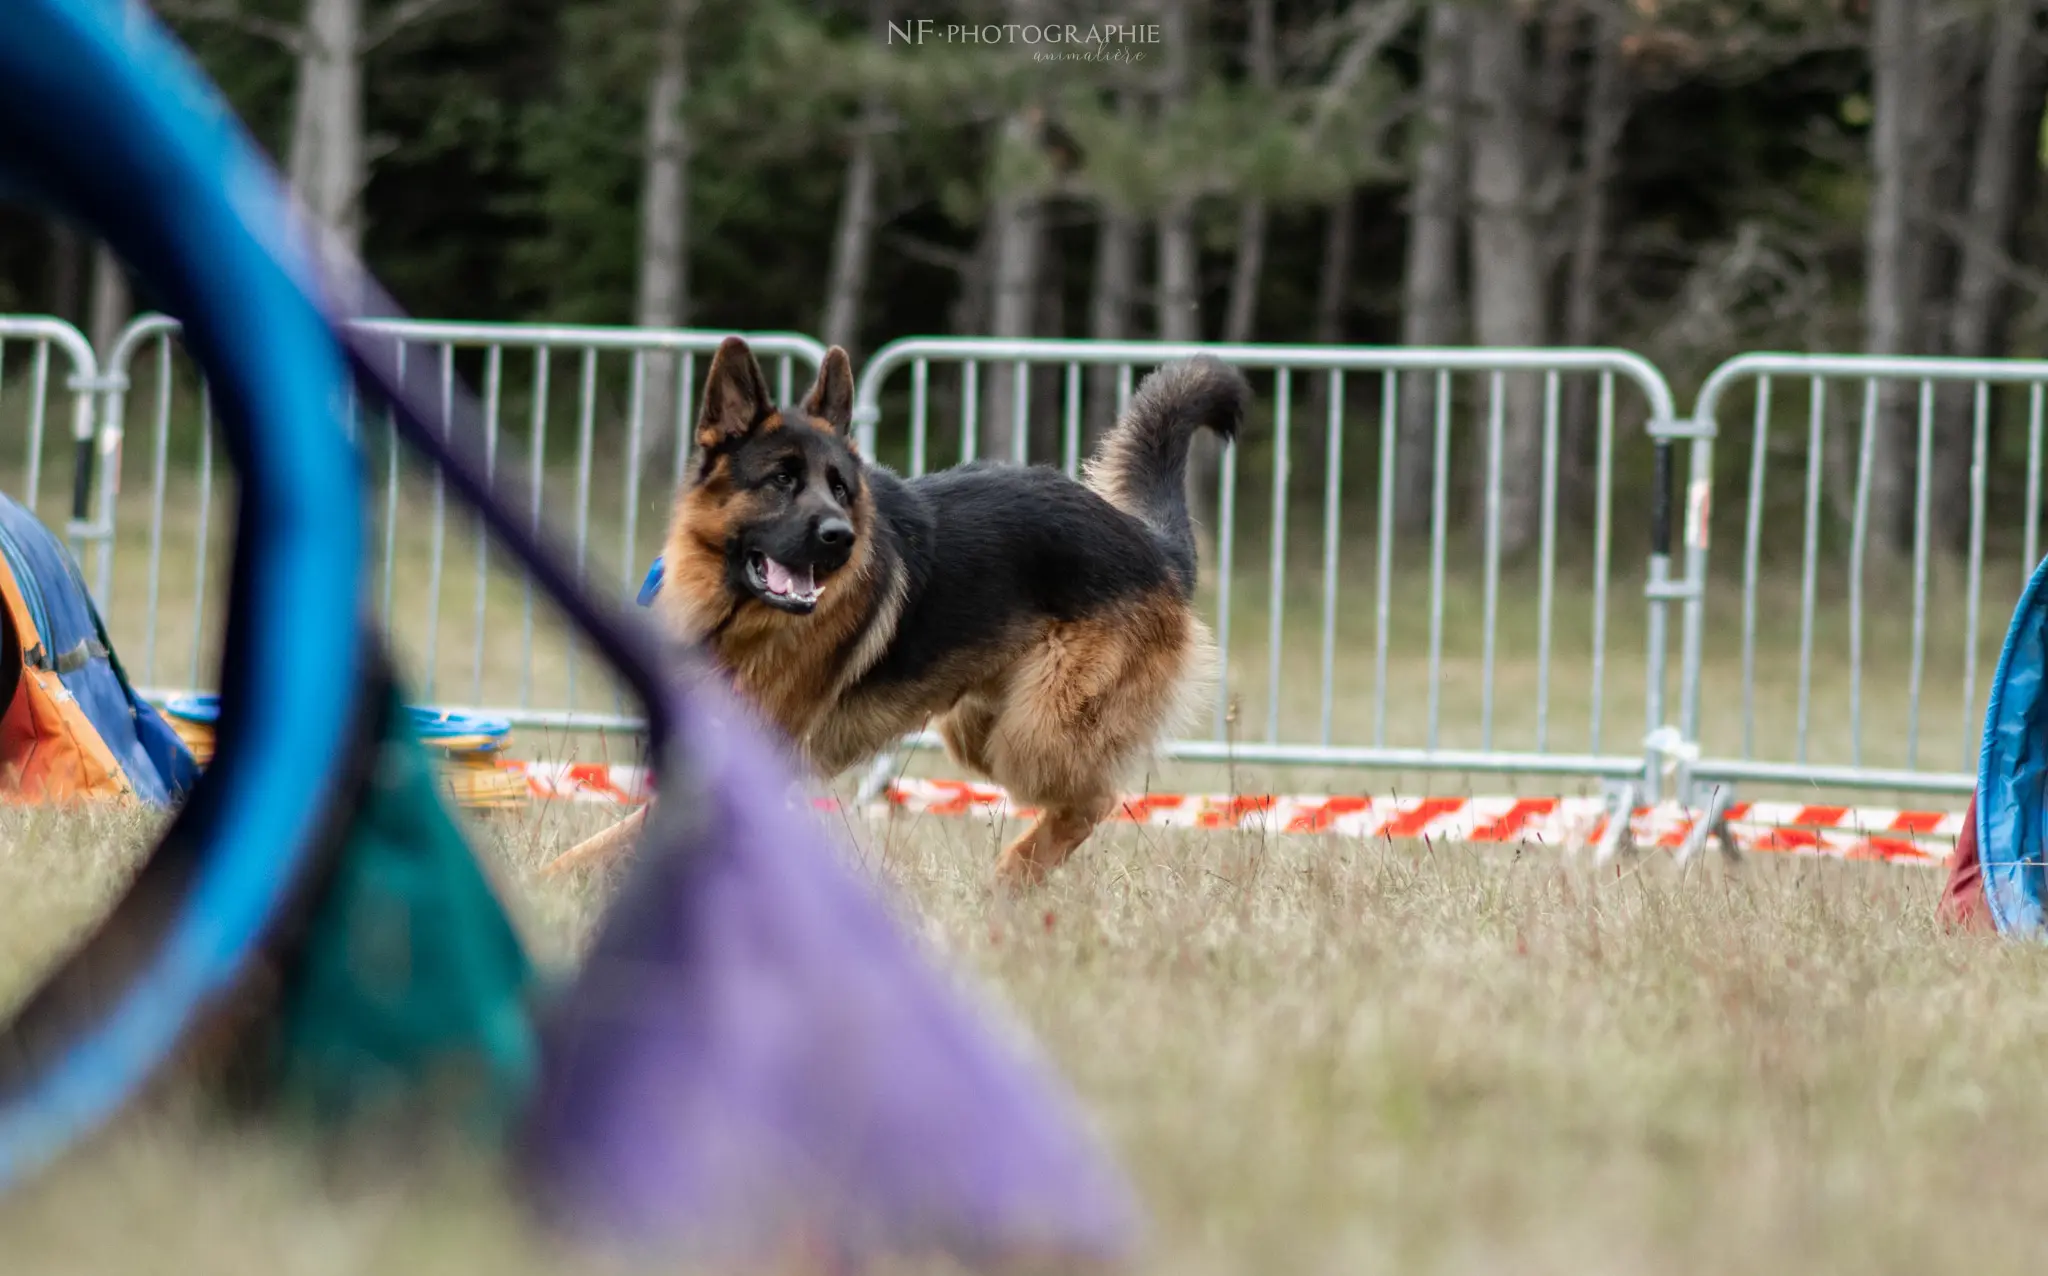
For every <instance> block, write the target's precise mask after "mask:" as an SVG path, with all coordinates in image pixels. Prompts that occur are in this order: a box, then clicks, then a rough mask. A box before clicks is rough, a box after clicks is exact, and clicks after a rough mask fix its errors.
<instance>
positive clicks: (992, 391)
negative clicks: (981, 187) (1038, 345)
mask: <svg viewBox="0 0 2048 1276" xmlns="http://www.w3.org/2000/svg"><path fill="white" fill-rule="evenodd" d="M1041 127H1042V117H1041V116H1040V114H1039V112H1038V110H1037V108H1035V107H1029V108H1026V109H1024V110H1021V111H1018V112H1017V113H1015V114H1013V115H1011V116H1010V117H1009V118H1008V119H1007V120H1005V121H1004V123H1003V133H1002V141H1001V146H1000V148H999V150H1000V151H1001V152H1003V153H1007V154H1011V155H1014V154H1016V153H1017V152H1018V151H1021V150H1029V149H1032V148H1035V147H1037V145H1038V144H1039V138H1040V129H1041ZM1003 167H1004V159H1003V154H998V155H997V156H996V159H995V169H996V171H997V172H998V173H1000V172H1001V171H1002V169H1003ZM988 216H989V229H988V233H989V235H990V239H991V247H990V254H991V268H992V271H993V279H992V281H991V286H992V291H991V295H990V304H989V325H988V327H989V335H991V336H995V337H1028V336H1030V335H1031V332H1032V318H1033V312H1034V311H1035V310H1036V309H1037V304H1038V263H1039V257H1040V255H1041V252H1042V249H1043V242H1044V238H1045V225H1044V221H1045V218H1044V208H1043V200H1042V199H1041V197H1040V195H1039V194H1038V192H1037V191H1035V190H1028V189H1022V188H1019V187H1017V186H1016V185H1015V184H1014V183H1013V182H1012V183H1002V184H1001V185H999V188H998V189H997V190H996V192H995V195H994V197H993V199H992V200H991V201H990V204H989V213H988ZM1015 387H1016V365H1015V364H1014V363H1012V362H1009V361H1007V360H1001V359H998V360H995V361H994V362H991V363H988V364H984V365H983V367H982V406H981V421H980V430H979V442H978V444H977V447H976V453H977V455H979V456H982V457H986V458H988V459H990V460H999V461H1006V460H1009V459H1011V457H1012V456H1013V455H1014V449H1015V445H1016V441H1017V440H1018V439H1020V438H1028V437H1029V423H1028V422H1026V421H1019V420H1016V419H1015V415H1016V414H1015V408H1016V402H1015V395H1016V389H1015Z"/></svg>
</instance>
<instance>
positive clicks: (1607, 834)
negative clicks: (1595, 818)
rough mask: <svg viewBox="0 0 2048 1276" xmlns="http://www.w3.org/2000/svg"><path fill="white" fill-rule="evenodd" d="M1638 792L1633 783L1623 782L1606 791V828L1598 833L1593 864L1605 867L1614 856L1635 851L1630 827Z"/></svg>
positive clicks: (1633, 832)
mask: <svg viewBox="0 0 2048 1276" xmlns="http://www.w3.org/2000/svg"><path fill="white" fill-rule="evenodd" d="M1639 791H1640V790H1639V789H1638V787H1637V786H1636V784H1635V782H1634V781H1632V780H1631V781H1624V782H1623V783H1620V784H1617V785H1615V786H1614V787H1612V788H1610V789H1608V790H1607V826H1606V827H1605V828H1604V829H1602V830H1601V832H1600V841H1599V842H1598V844H1596V845H1595V846H1594V848H1593V863H1594V864H1595V865H1596V866H1600V867H1605V866H1606V865H1607V864H1608V863H1610V862H1612V861H1613V860H1614V859H1615V857H1616V856H1620V855H1627V854H1630V853H1632V852H1633V851H1634V850H1635V846H1636V836H1635V830H1634V828H1632V827H1631V824H1632V821H1633V820H1634V817H1635V811H1636V796H1637V794H1638V792H1639Z"/></svg>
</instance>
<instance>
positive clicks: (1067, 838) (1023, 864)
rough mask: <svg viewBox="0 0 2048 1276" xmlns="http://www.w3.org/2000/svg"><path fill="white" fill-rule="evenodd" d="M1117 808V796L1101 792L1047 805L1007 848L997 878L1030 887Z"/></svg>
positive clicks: (1018, 886) (1062, 862)
mask: <svg viewBox="0 0 2048 1276" xmlns="http://www.w3.org/2000/svg"><path fill="white" fill-rule="evenodd" d="M1115 809H1116V795H1115V794H1114V793H1101V794H1097V795H1094V796H1092V797H1089V798H1085V799H1082V800H1080V801H1078V802H1076V801H1074V800H1072V799H1069V800H1067V801H1065V802H1062V803H1060V804H1059V805H1057V806H1053V807H1049V808H1047V809H1046V810H1045V811H1044V812H1043V813H1042V814H1040V815H1039V817H1038V819H1037V821H1036V822H1035V823H1033V824H1032V826H1031V827H1030V828H1028V829H1026V830H1025V831H1024V836H1022V837H1020V838H1018V839H1017V840H1016V841H1014V842H1012V843H1010V844H1009V845H1008V846H1006V847H1004V848H1003V854H1002V858H1001V859H999V860H997V861H996V877H997V879H998V880H999V881H1001V882H1002V883H1003V884H1004V885H1005V886H1009V887H1013V888H1026V887H1032V886H1036V885H1038V884H1039V883H1041V882H1043V881H1044V880H1045V875H1046V874H1047V873H1050V872H1052V871H1053V870H1054V869H1056V868H1058V867H1059V866H1060V865H1061V864H1064V863H1065V862H1066V860H1067V857H1068V856H1070V855H1072V854H1073V853H1074V848H1076V847H1078V846H1079V845H1081V843H1083V842H1085V841H1087V840H1088V835H1089V834H1090V833H1093V832H1094V831H1095V826H1096V825H1097V824H1100V823H1102V821H1103V820H1105V819H1107V818H1108V817H1109V814H1110V812H1112V811H1114V810H1115Z"/></svg>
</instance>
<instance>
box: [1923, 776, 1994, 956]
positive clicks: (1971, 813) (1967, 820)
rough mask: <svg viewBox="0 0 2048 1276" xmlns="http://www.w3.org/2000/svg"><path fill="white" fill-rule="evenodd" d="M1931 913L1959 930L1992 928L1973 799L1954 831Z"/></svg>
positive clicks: (1972, 798) (1991, 929)
mask: <svg viewBox="0 0 2048 1276" xmlns="http://www.w3.org/2000/svg"><path fill="white" fill-rule="evenodd" d="M1935 915H1936V916H1937V917H1939V918H1941V920H1942V921H1944V922H1947V923H1948V924H1949V925H1951V926H1954V927H1956V928H1957V929H1959V930H1970V931H1985V932H1989V931H1993V930H1996V929H1998V924H1997V923H1996V922H1994V921H1992V920H1991V906H1990V905H1989V904H1986V903H1985V902H1984V869H1983V866H1982V865H1981V864H1980V863H1979V862H1978V860H1977V799H1976V796H1975V795H1974V794H1973V795H1972V796H1971V798H1970V807H1969V810H1968V811H1967V812H1965V813H1964V815H1963V829H1962V832H1960V833H1958V834H1956V849H1955V850H1954V851H1953V852H1951V853H1950V855H1949V857H1948V884H1947V885H1946V886H1945V887H1943V888H1942V892H1941V902H1940V903H1939V904H1937V905H1935Z"/></svg>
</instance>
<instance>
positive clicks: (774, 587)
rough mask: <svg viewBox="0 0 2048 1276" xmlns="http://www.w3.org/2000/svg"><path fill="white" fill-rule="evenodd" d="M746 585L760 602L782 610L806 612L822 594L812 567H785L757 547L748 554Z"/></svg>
mask: <svg viewBox="0 0 2048 1276" xmlns="http://www.w3.org/2000/svg"><path fill="white" fill-rule="evenodd" d="M747 584H749V585H751V586H752V587H753V590H754V593H755V594H756V595H758V596H759V597H760V599H761V601H762V602H764V603H767V604H768V605H769V606H771V607H780V608H781V609H782V610H784V611H793V612H798V613H802V612H807V611H809V610H811V609H812V608H813V607H816V606H817V605H818V600H819V599H820V598H823V597H824V596H825V586H824V584H823V583H822V582H820V581H819V580H818V576H817V572H816V571H815V570H814V569H812V568H810V567H784V566H783V565H782V564H781V563H778V562H776V561H775V560H774V559H772V558H770V557H768V555H766V554H764V553H762V552H761V551H760V550H758V549H757V550H754V551H753V552H751V553H749V554H748V555H747Z"/></svg>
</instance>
